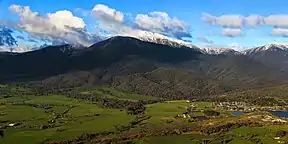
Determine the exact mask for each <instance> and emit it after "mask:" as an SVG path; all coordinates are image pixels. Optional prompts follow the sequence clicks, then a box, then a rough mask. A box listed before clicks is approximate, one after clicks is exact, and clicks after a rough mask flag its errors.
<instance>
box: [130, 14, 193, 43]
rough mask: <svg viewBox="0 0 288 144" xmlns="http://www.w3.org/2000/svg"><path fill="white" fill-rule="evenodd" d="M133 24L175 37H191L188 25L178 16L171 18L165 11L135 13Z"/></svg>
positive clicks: (142, 28)
mask: <svg viewBox="0 0 288 144" xmlns="http://www.w3.org/2000/svg"><path fill="white" fill-rule="evenodd" d="M135 24H136V26H137V28H139V29H141V30H146V31H151V32H156V33H160V34H163V35H167V36H172V37H176V38H179V39H180V38H182V37H191V34H190V32H189V27H188V26H187V25H186V24H185V23H184V22H183V21H181V20H179V19H178V18H175V17H174V18H171V17H170V16H169V15H168V14H167V13H166V12H151V13H149V14H137V15H136V17H135Z"/></svg>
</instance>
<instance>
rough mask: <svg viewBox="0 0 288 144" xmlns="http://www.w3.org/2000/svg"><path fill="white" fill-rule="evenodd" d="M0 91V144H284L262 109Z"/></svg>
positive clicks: (105, 93)
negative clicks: (235, 109)
mask: <svg viewBox="0 0 288 144" xmlns="http://www.w3.org/2000/svg"><path fill="white" fill-rule="evenodd" d="M0 88H1V95H0V135H2V137H0V143H1V144H2V143H3V144H18V143H21V144H34V143H35V144H37V143H55V144H57V143H61V144H62V143H81V142H82V143H139V144H146V143H147V144H150V143H151V144H154V143H155V144H158V143H166V144H170V143H171V144H173V143H181V144H185V143H195V144H198V143H231V144H243V143H245V144H249V143H251V144H254V143H264V144H273V143H275V144H276V143H283V144H284V143H288V122H287V121H288V120H287V119H285V118H279V117H277V116H274V115H272V114H271V113H269V112H266V111H253V112H252V111H251V112H247V113H245V112H244V113H243V114H241V115H239V116H233V115H232V113H231V111H228V110H225V109H223V108H221V107H216V104H214V103H213V102H193V101H191V102H190V101H187V100H176V101H166V100H163V99H157V98H155V97H149V96H141V95H136V94H127V93H124V92H120V91H117V90H115V89H111V88H97V89H95V90H79V91H78V93H77V94H79V95H78V97H71V96H69V97H67V95H64V94H63V95H61V94H58V95H46V96H43V95H42V96H35V95H32V94H31V93H29V90H26V89H22V88H18V87H17V88H10V87H9V88H8V87H7V86H1V87H0ZM24 93H25V94H24ZM87 95H89V96H90V97H88V96H87ZM91 96H95V97H96V96H97V97H99V96H100V97H101V98H97V99H95V98H94V99H93V97H92V98H91ZM114 100H115V101H116V103H117V104H119V106H116V105H115V104H114V103H112V104H111V102H110V101H114ZM106 101H109V102H106ZM122 102H125V103H124V106H121V105H120V104H121V103H122ZM140 102H141V104H142V103H143V105H144V106H145V108H143V107H141V105H140ZM125 104H126V105H132V106H133V107H129V106H127V107H128V108H127V107H125ZM139 105H140V106H139Z"/></svg>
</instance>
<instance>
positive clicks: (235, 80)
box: [0, 36, 288, 99]
mask: <svg viewBox="0 0 288 144" xmlns="http://www.w3.org/2000/svg"><path fill="white" fill-rule="evenodd" d="M2 55H3V56H1V55H0V65H1V68H0V69H1V70H0V83H11V82H12V83H22V84H25V85H28V86H31V87H32V88H35V89H37V90H41V91H55V90H61V89H66V88H74V87H79V86H86V85H89V86H91V85H92V86H96V85H106V86H112V87H114V88H117V89H120V90H122V91H128V92H134V93H139V94H145V95H151V96H157V97H165V98H168V99H183V98H188V97H191V96H192V97H196V96H204V95H214V94H219V93H224V92H228V91H231V90H235V89H246V88H252V87H263V86H266V85H273V84H275V83H277V84H278V83H283V82H285V80H287V79H288V77H287V76H285V75H281V77H279V73H278V72H279V71H278V70H277V69H271V68H270V67H268V66H267V65H265V64H263V63H262V62H259V61H257V60H255V59H254V58H251V57H249V56H246V55H210V54H205V53H202V52H200V51H199V50H197V49H193V48H190V47H185V46H181V47H178V46H177V47H173V46H169V45H164V44H156V43H151V42H146V41H142V40H139V39H136V38H131V37H120V36H117V37H112V38H110V39H107V40H104V41H101V42H99V43H96V44H94V45H92V46H91V47H89V48H85V49H75V48H73V47H71V46H69V45H62V46H49V47H45V48H42V49H39V50H35V51H31V52H26V53H18V54H11V53H5V54H2Z"/></svg>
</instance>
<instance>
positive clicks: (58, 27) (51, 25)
mask: <svg viewBox="0 0 288 144" xmlns="http://www.w3.org/2000/svg"><path fill="white" fill-rule="evenodd" d="M10 10H11V11H12V12H14V13H17V14H18V15H19V21H20V22H18V23H16V24H13V25H11V27H14V28H17V29H20V30H23V31H25V32H27V33H30V34H32V35H34V36H35V37H37V38H38V39H41V40H43V41H48V42H53V41H61V43H70V44H81V45H84V46H89V45H91V44H93V43H95V42H96V41H99V39H101V38H100V37H99V36H96V35H91V34H88V33H87V32H86V24H85V22H84V21H83V19H82V18H78V17H76V16H73V14H72V13H71V12H70V11H67V10H63V11H57V12H55V13H48V14H47V15H44V16H42V15H39V14H38V13H37V12H33V11H32V10H31V9H30V7H28V6H20V5H11V6H10Z"/></svg>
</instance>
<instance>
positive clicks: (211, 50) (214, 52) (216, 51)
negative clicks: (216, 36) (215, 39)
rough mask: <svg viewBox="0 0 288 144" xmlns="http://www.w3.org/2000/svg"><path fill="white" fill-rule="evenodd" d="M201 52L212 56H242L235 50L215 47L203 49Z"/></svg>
mask: <svg viewBox="0 0 288 144" xmlns="http://www.w3.org/2000/svg"><path fill="white" fill-rule="evenodd" d="M200 49H201V51H202V52H203V53H205V54H212V55H218V54H224V55H240V54H242V53H241V52H238V51H235V50H233V49H229V48H213V47H201V48H200Z"/></svg>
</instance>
